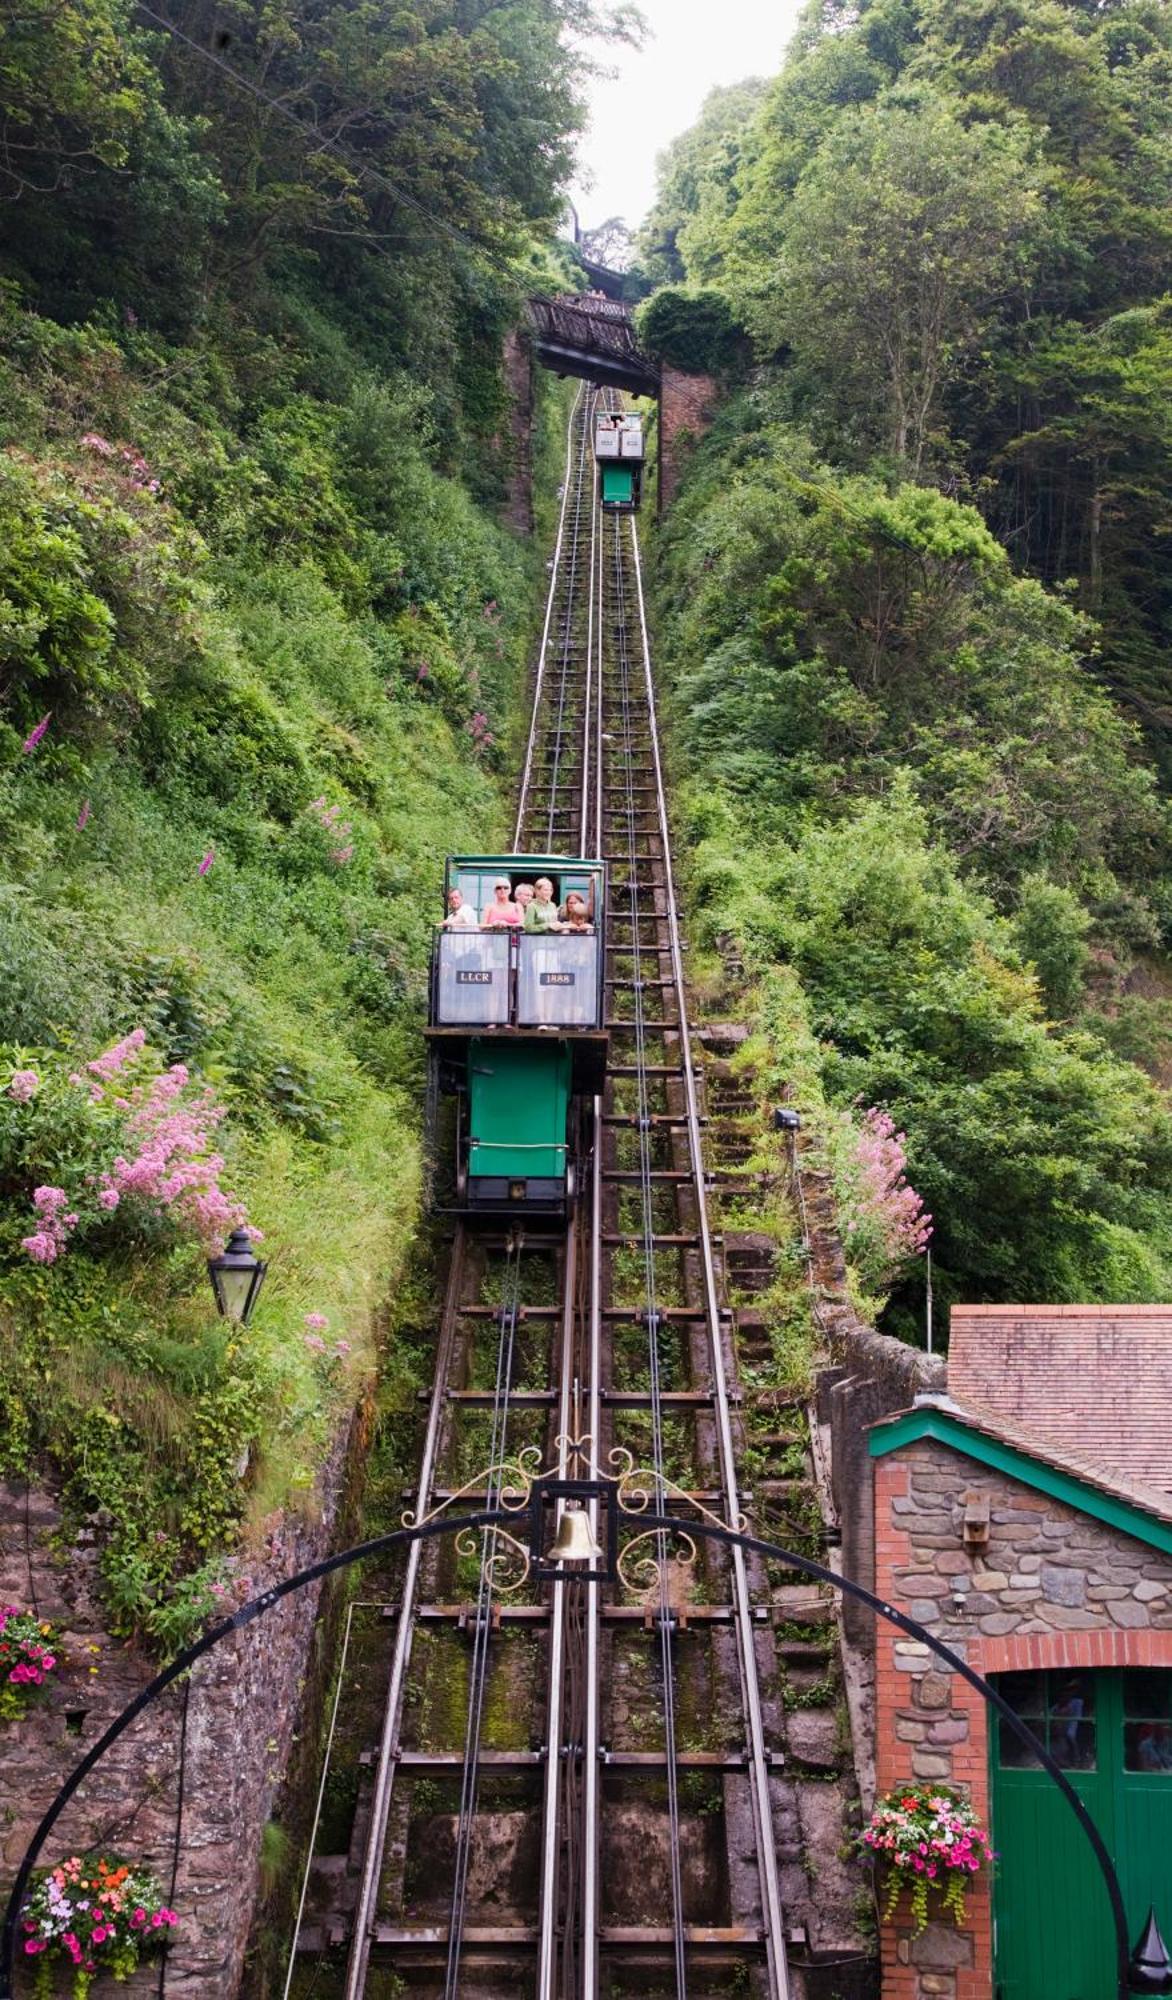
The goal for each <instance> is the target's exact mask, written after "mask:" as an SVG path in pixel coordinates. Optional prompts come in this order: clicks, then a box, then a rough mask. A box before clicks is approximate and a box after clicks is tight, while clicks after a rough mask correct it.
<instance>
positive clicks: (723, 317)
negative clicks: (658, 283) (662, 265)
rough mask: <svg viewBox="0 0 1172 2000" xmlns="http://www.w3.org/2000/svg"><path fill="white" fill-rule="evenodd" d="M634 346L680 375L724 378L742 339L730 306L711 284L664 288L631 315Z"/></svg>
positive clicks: (738, 359)
mask: <svg viewBox="0 0 1172 2000" xmlns="http://www.w3.org/2000/svg"><path fill="white" fill-rule="evenodd" d="M635 327H636V331H637V332H638V335H639V341H640V344H641V345H642V346H643V347H645V348H646V349H647V351H648V353H649V354H654V355H657V356H658V357H659V359H660V360H662V361H666V362H667V364H668V366H669V368H679V369H682V371H683V373H684V374H685V375H729V374H732V373H733V372H734V370H736V369H737V367H738V366H739V365H740V364H741V363H742V361H743V360H744V356H745V350H746V340H745V333H744V329H743V327H742V326H741V325H740V323H739V322H738V320H737V318H736V315H735V313H734V312H733V309H732V306H731V305H730V303H729V301H728V299H727V297H726V296H725V294H724V293H723V292H722V291H719V290H718V289H717V287H716V286H715V285H702V286H698V287H696V288H695V289H694V290H686V289H685V288H684V287H683V286H679V285H664V286H663V287H662V289H661V290H660V291H658V292H655V293H653V295H652V297H651V298H649V299H648V300H647V301H646V303H645V304H644V305H641V306H640V307H639V310H638V312H637V313H636V315H635Z"/></svg>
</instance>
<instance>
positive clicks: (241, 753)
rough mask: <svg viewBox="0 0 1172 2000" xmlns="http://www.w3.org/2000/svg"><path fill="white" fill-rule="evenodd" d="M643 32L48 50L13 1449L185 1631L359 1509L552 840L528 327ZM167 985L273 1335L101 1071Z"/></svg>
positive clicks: (350, 32)
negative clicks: (488, 967) (435, 1018)
mask: <svg viewBox="0 0 1172 2000" xmlns="http://www.w3.org/2000/svg"><path fill="white" fill-rule="evenodd" d="M229 17H230V18H229ZM225 23H226V25H225ZM599 25H600V22H599V19H598V17H597V16H596V15H595V13H594V10H593V8H592V7H591V6H590V5H589V4H588V0H581V4H579V0H565V4H562V0H558V4H556V5H554V6H548V5H546V4H545V0H519V4H516V5H510V6H507V7H504V6H500V5H497V4H495V0H483V4H482V0H477V4H475V5H472V6H468V5H464V4H461V5H459V6H456V5H447V4H443V5H440V6H438V7H437V6H431V5H427V6H423V5H419V6H415V5H409V6H407V7H403V6H399V5H397V4H396V5H394V6H391V5H390V4H389V0H387V4H384V0H375V4H374V5H373V6H369V5H365V4H362V5H360V4H357V0H332V4H330V5H328V6H326V7H324V8H323V7H320V6H318V5H316V4H314V5H306V4H303V0H279V4H277V5H276V6H272V7H267V8H265V9H262V10H257V9H256V8H252V7H247V6H231V7H229V8H228V10H227V14H226V15H225V13H224V10H223V9H222V8H212V7H210V6H203V5H202V4H201V5H197V6H195V7H194V8H188V9H187V10H186V12H185V14H184V19H183V27H184V30H185V33H187V34H188V35H189V36H190V37H191V38H192V42H191V45H188V44H184V43H180V42H178V41H176V40H173V39H172V38H170V37H167V36H165V35H162V34H159V33H156V32H155V31H154V30H152V29H151V28H150V27H149V26H146V25H145V24H144V22H143V20H142V18H141V16H140V15H139V14H138V13H137V12H136V10H135V9H134V8H132V7H131V6H130V5H129V4H127V0H64V4H62V5H61V6H57V5H56V4H54V5H52V6H49V5H45V4H42V3H41V0H34V4H33V5H31V6H30V7H26V8H24V9H23V10H22V13H21V18H20V21H19V22H16V23H14V25H13V27H12V31H11V32H7V33H6V34H5V37H4V42H3V49H2V51H0V95H2V96H3V98H4V108H5V120H4V125H3V133H4V136H3V142H2V143H0V179H6V185H5V189H4V192H5V193H6V194H7V195H8V196H9V199H8V202H7V205H6V228H5V244H4V250H3V253H2V262H0V415H2V417H3V422H4V429H5V436H6V438H7V439H8V440H9V443H8V446H7V450H6V453H5V454H4V455H3V456H0V850H2V853H3V864H4V865H3V877H4V880H3V886H2V888H0V1036H2V1037H4V1038H6V1039H7V1040H9V1041H10V1042H12V1043H14V1044H18V1045H19V1047H18V1048H17V1049H16V1050H15V1052H14V1055H13V1058H12V1063H11V1067H12V1068H13V1069H15V1068H19V1067H22V1066H23V1067H26V1068H27V1067H29V1066H32V1067H35V1068H36V1070H37V1073H38V1075H39V1076H40V1078H41V1080H42V1081H41V1088H40V1089H39V1090H38V1091H37V1092H36V1093H35V1094H34V1095H33V1096H32V1097H24V1096H18V1097H17V1098H13V1097H12V1096H11V1095H6V1094H5V1092H6V1090H7V1082H8V1077H7V1074H0V1184H2V1186H3V1192H4V1194H5V1196H6V1202H5V1208H4V1214H5V1224H4V1232H3V1238H2V1240H0V1322H2V1327H0V1331H2V1340H0V1346H2V1349H3V1354H2V1358H0V1466H2V1467H3V1470H4V1471H6V1472H17V1471H27V1470H29V1469H33V1470H36V1469H39V1468H42V1467H50V1468H52V1470H53V1471H54V1472H55V1474H56V1476H57V1477H58V1478H59V1480H60V1481H61V1483H62V1485H63V1489H64V1495H65V1500H66V1505H67V1511H68V1525H69V1527H70V1529H71V1530H75V1531H78V1532H83V1533H85V1534H86V1535H90V1536H93V1537H95V1538H96V1540H97V1542H98V1545H99V1550H100V1560H101V1566H102V1574H103V1576H104V1579H105V1584H106V1589H107V1592H108V1597H109V1604H110V1609H111V1615H112V1617H113V1618H114V1620H115V1622H116V1625H117V1629H119V1630H120V1631H125V1632H131V1631H138V1632H139V1633H141V1634H143V1635H145V1636H146V1637H147V1638H148V1639H150V1640H151V1641H152V1642H153V1643H154V1644H155V1645H156V1646H157V1647H158V1648H160V1649H161V1650H163V1651H171V1650H173V1649H174V1648H175V1647H176V1646H177V1645H179V1644H180V1643H181V1642H182V1640H183V1639H184V1638H185V1637H187V1636H189V1635H190V1633H191V1631H192V1630H193V1629H194V1628H195V1627H196V1626H198V1624H199V1622H200V1620H201V1619H202V1618H203V1617H205V1616H206V1615H207V1613H208V1612H209V1611H210V1610H211V1609H213V1608H214V1607H215V1605H216V1604H217V1603H222V1602H224V1601H225V1593H227V1594H228V1597H229V1598H231V1597H233V1596H234V1595H235V1594H238V1591H239V1589H240V1588H242V1587H243V1579H242V1577H241V1575H240V1570H241V1569H242V1567H243V1559H242V1558H240V1557H239V1556H238V1555H236V1554H234V1553H232V1552H233V1551H236V1550H238V1549H239V1547H240V1545H241V1542H242V1540H243V1542H244V1544H245V1546H258V1545H259V1544H260V1543H261V1542H262V1541H263V1537H264V1534H265V1532H266V1526H265V1524H266V1523H267V1522H268V1521H269V1519H270V1517H271V1515H272V1513H273V1511H274V1509H277V1508H280V1507H284V1506H288V1505H303V1504H304V1505H310V1504H312V1492H313V1488H314V1484H315V1481H316V1479H317V1477H318V1474H319V1471H320V1467H321V1464H322V1460H323V1457H324V1455H325V1454H326V1452H327V1451H328V1449H329V1446H330V1443H331V1440H332V1438H333V1437H334V1435H335V1434H336V1430H337V1426H338V1422H339V1419H340V1415H341V1411H342V1409H343V1408H344V1407H345V1406H346V1405H347V1404H350V1403H352V1402H353V1400H354V1398H355V1396H356V1395H357V1394H358V1393H359V1391H360V1387H361V1384H362V1382H363V1380H364V1378H365V1377H366V1375H367V1374H368V1372H369V1369H370V1366H371V1361H372V1349H373V1331H372V1329H373V1326H374V1323H375V1321H374V1315H375V1310H376V1308H377V1307H378V1306H379V1305H380V1304H381V1302H382V1300H383V1299H384V1298H385V1296H386V1291H387V1287H388V1285H390V1284H391V1283H392V1282H393V1280H394V1278H395V1276H396V1274H397V1273H398V1272H399V1271H400V1270H401V1267H402V1261H403V1256H404V1251H405V1245H406V1242H407V1239H408V1237H409V1234H410V1231H411V1229H412V1227H413V1223H414V1220H415V1215H416V1210H417V1203H418V1189H419V1148H418V1135H417V1130H416V1118H415V1114H414V1110H413V1106H414V1104H415V1103H416V1101H417V1092H418V1085H419V1081H420V1067H421V1050H420V1040H419V1032H418V1030H419V1020H420V1011H421V1005H422V1000H423V996H424V993H425V989H426V966H427V959H428V953H429V949H430V941H431V933H432V924H433V920H434V911H433V905H432V897H433V890H434V884H435V882H436V880H437V879H438V878H437V877H436V874H435V870H436V866H437V857H438V856H442V854H443V853H444V852H445V851H446V850H448V849H453V848H461V847H463V848H467V847H476V846H478V845H484V846H485V847H492V846H494V845H496V844H498V843H499V840H500V839H501V837H502V835H503V804H502V800H501V795H500V791H499V788H498V785H497V781H496V777H495V767H496V762H497V759H498V757H499V755H500V751H499V748H498V745H499V743H500V741H501V739H502V737H503V736H507V732H508V729H509V725H510V720H511V717H512V713H513V709H514V705H515V702H516V699H517V691H518V688H519V685H520V682H521V678H522V672H521V670H522V667H523V663H524V661H525V658H526V655H527V650H528V643H529V637H530V632H529V622H530V612H529V604H528V598H529V591H528V583H529V578H530V563H531V560H532V559H531V558H530V557H528V555H527V554H523V553H522V551H521V550H519V549H518V547H517V546H516V544H515V543H514V542H513V541H512V540H511V539H510V538H509V537H508V536H507V535H506V534H505V533H504V532H503V530H502V529H501V528H500V527H499V525H498V524H497V522H496V520H495V519H494V518H493V512H492V503H493V502H494V501H495V500H496V498H497V496H498V495H499V494H500V492H501V491H502V490H503V481H504V470H505V468H504V454H503V452H502V450H501V446H500V442H499V439H500V436H501V434H502V432H503V431H504V430H505V422H504V419H505V415H506V402H505V397H504V388H503V382H502V377H501V370H500V366H499V355H500V350H501V343H502V340H503V336H504V333H505V331H506V329H507V327H508V326H509V325H511V324H512V323H513V320H514V318H515V314H516V306H517V301H518V299H519V297H520V295H521V290H522V287H523V285H524V284H525V283H527V282H529V279H528V278H527V277H526V275H525V266H526V259H527V257H529V256H530V255H531V254H532V246H531V243H530V240H529V238H530V231H531V229H532V228H533V227H534V226H538V227H540V226H542V225H543V224H544V222H545V220H546V218H548V217H550V216H552V214H553V213H554V211H555V209H556V206H557V190H558V188H559V187H560V185H561V183H562V181H563V179H564V175H565V172H566V169H567V166H568V159H569V153H568V146H569V141H570V137H571V134H572V132H573V129H574V127H575V125H576V123H577V121H578V118H579V115H580V111H579V105H578V100H577V94H576V81H575V78H576V72H577V64H578V58H577V54H576V51H575V48H574V47H573V46H572V41H573V38H574V37H576V36H578V35H580V34H590V33H592V32H593V31H594V30H595V29H596V28H598V27H599ZM615 25H616V26H617V27H618V29H619V31H622V26H621V23H616V24H615ZM208 49H218V50H219V51H220V52H221V57H222V64H223V65H226V66H227V71H228V72H230V71H231V70H235V71H237V72H238V73H239V75H240V76H241V77H242V78H243V79H244V81H245V84H246V85H256V86H257V88H258V89H259V90H260V91H262V92H263V93H265V95H266V96H267V97H269V98H272V99H275V100H277V102H278V105H279V106H281V107H284V109H285V110H286V111H287V112H289V113H290V114H291V115H292V118H293V119H294V120H298V121H301V122H302V123H303V124H304V125H306V126H307V127H308V128H309V129H308V130H306V131H299V130H298V129H297V125H296V124H295V123H290V122H289V119H288V118H286V117H284V116H282V115H281V111H280V109H274V108H273V107H272V105H270V104H266V103H264V102H262V101H261V99H260V98H258V97H257V96H256V95H254V94H252V92H251V91H250V90H249V89H248V88H243V89H242V88H241V86H240V85H239V84H238V83H237V82H235V81H234V80H233V78H232V76H231V75H230V74H228V73H226V70H225V68H224V67H223V66H219V67H218V66H217V64H216V63H213V62H209V61H207V60H206V59H205V57H204V55H203V54H202V53H201V51H204V50H208ZM486 502H487V503H489V504H487V505H486V504H485V503H486ZM46 717H47V718H48V720H47V724H46V727H45V729H44V730H43V732H39V733H37V731H36V726H37V725H39V724H40V723H41V722H42V720H43V719H44V718H46ZM482 717H487V721H482V720H480V718H482ZM474 720H475V726H473V725H474ZM26 742H27V743H28V746H29V747H28V748H27V749H25V748H24V747H23V746H24V745H25V743H26ZM343 829H344V831H343ZM201 867H202V869H203V872H202V873H201V872H200V870H201ZM138 1025H141V1026H142V1027H143V1028H144V1029H145V1030H146V1032H147V1035H148V1037H149V1039H150V1041H151V1043H152V1044H153V1045H154V1046H155V1048H156V1049H157V1050H158V1051H159V1052H160V1055H161V1057H162V1058H163V1059H164V1060H165V1061H166V1062H167V1063H183V1064H184V1065H186V1066H187V1067H188V1068H189V1069H190V1070H191V1072H192V1077H193V1084H192V1088H193V1089H198V1088H201V1087H203V1085H205V1084H206V1085H207V1086H209V1087H210V1088H212V1089H213V1090H214V1092H215V1094H216V1097H217V1099H218V1100H219V1101H220V1102H222V1103H223V1104H224V1105H225V1107H226V1110H227V1116H226V1118H225V1121H224V1124H223V1126H222V1127H221V1134H222V1137H223V1142H224V1145H223V1150H224V1151H225V1153H226V1156H227V1159H226V1165H225V1169H224V1172H225V1180H226V1185H228V1186H230V1187H231V1189H232V1191H233V1194H239V1196H240V1197H241V1199H242V1200H243V1201H244V1202H245V1204H246V1205H247V1208H248V1212H249V1216H250V1218H254V1219H255V1221H256V1222H257V1223H258V1224H259V1226H260V1227H262V1228H263V1230H264V1235H265V1242H266V1250H267V1253H268V1254H269V1256H270V1258H271V1270H270V1275H269V1279H268V1282H267V1284H266V1288H265V1293H264V1299H263V1303H262V1308H261V1310H260V1312H259V1313H258V1315H257V1318H256V1320H255V1322H254V1324H253V1326H252V1327H251V1328H250V1329H249V1330H248V1332H247V1334H246V1335H243V1336H240V1337H237V1338H234V1337H233V1336H232V1333H231V1330H230V1329H228V1328H227V1327H226V1326H225V1325H224V1323H222V1322H220V1321H219V1320H218V1319H217V1318H216V1316H215V1313H214V1308H213V1305H212V1300H211V1294H210V1289H209V1287H208V1285H207V1278H206V1271H205V1269H204V1267H203V1252H202V1250H201V1249H200V1248H199V1246H197V1245H194V1244H193V1243H192V1242H191V1241H190V1239H189V1238H185V1237H183V1236H182V1234H181V1233H177V1232H175V1231H174V1230H170V1231H169V1230H167V1229H166V1228H162V1227H160V1228H158V1229H153V1230H152V1229H149V1228H146V1227H137V1226H136V1227H135V1228H133V1229H132V1228H131V1227H130V1224H131V1222H133V1221H134V1220H135V1218H134V1217H133V1216H132V1214H131V1210H130V1207H129V1206H127V1207H126V1212H125V1214H123V1212H122V1209H121V1208H120V1209H119V1210H117V1211H115V1212H114V1213H113V1214H111V1213H110V1212H108V1211H102V1210H100V1208H99V1206H98V1204H97V1200H96V1196H97V1191H98V1185H99V1183H98V1181H97V1180H95V1179H94V1178H93V1177H94V1176H100V1173H101V1171H102V1170H103V1168H104V1167H105V1166H106V1165H108V1154H109V1144H108V1143H107V1141H109V1139H110V1137H111V1134H110V1133H109V1132H105V1131H104V1128H103V1125H102V1116H103V1111H104V1107H102V1106H98V1107H94V1106H92V1105H90V1104H89V1103H88V1100H87V1097H86V1093H85V1092H84V1091H78V1090H77V1089H76V1088H74V1087H72V1086H68V1085H67V1083H66V1082H65V1081H64V1079H65V1078H67V1076H68V1074H69V1073H71V1072H73V1071H81V1070H84V1065H85V1063H86V1061H87V1060H89V1059H90V1058H92V1057H93V1056H94V1055H96V1054H97V1052H98V1051H99V1050H100V1049H102V1048H104V1047H106V1046H108V1045H109V1044H110V1043H111V1042H112V1041H114V1040H115V1039H117V1038H118V1037H120V1036H122V1035H125V1034H126V1033H127V1032H128V1030H130V1029H131V1028H132V1027H135V1026H138ZM34 1182H36V1184H38V1185H49V1186H54V1187H55V1186H67V1187H68V1188H69V1190H70V1197H71V1200H73V1198H74V1196H76V1200H74V1207H73V1209H72V1210H71V1211H70V1212H71V1213H72V1212H74V1211H76V1212H77V1214H78V1216H79V1221H78V1223H77V1225H76V1226H75V1227H74V1228H73V1229H72V1230H71V1237H70V1243H69V1248H68V1251H67V1253H66V1254H64V1255H62V1256H60V1257H58V1258H57V1259H56V1260H55V1261H53V1262H51V1263H49V1264H42V1263H34V1262H32V1261H31V1260H30V1257H29V1255H28V1254H27V1253H26V1251H25V1250H24V1249H22V1247H21V1245H22V1239H23V1237H24V1236H26V1235H28V1234H29V1233H30V1232H31V1231H32V1230H33V1228H34V1219H33V1218H32V1216H31V1213H30V1196H31V1188H32V1185H33V1183H34ZM142 1220H143V1218H142V1217H139V1218H138V1221H139V1222H142ZM307 1314H312V1315H314V1316H315V1325H316V1319H317V1318H318V1317H320V1318H322V1319H324V1320H325V1321H326V1322H327V1326H326V1329H325V1332H324V1333H323V1334H322V1335H321V1336H320V1337H319V1336H318V1335H317V1334H316V1332H315V1334H314V1338H313V1339H312V1340H310V1341H309V1344H308V1345H307V1329H306V1324H305V1321H306V1315H307Z"/></svg>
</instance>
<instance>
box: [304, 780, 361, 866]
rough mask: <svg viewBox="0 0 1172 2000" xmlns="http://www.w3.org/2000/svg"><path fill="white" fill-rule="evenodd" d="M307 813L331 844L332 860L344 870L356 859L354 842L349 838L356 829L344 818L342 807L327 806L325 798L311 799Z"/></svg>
mask: <svg viewBox="0 0 1172 2000" xmlns="http://www.w3.org/2000/svg"><path fill="white" fill-rule="evenodd" d="M306 811H307V812H308V813H309V814H310V816H311V818H312V819H314V820H316V822H317V824H318V826H320V828H321V830H322V832H323V833H324V834H325V835H326V837H327V839H328V841H329V843H330V849H329V853H330V860H331V861H332V862H333V863H334V865H335V867H337V868H344V867H345V866H346V863H347V862H348V861H351V860H353V858H354V842H353V841H352V840H351V839H350V838H349V836H350V834H351V833H353V831H354V829H353V827H352V826H351V824H350V821H349V820H348V819H343V818H342V808H341V806H331V805H327V803H326V800H325V798H324V796H323V797H321V798H317V799H311V800H310V802H309V804H308V806H307V807H306Z"/></svg>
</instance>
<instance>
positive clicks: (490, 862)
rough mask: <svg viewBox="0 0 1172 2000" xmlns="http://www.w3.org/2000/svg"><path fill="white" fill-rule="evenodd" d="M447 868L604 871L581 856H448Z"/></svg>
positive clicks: (598, 863) (603, 865)
mask: <svg viewBox="0 0 1172 2000" xmlns="http://www.w3.org/2000/svg"><path fill="white" fill-rule="evenodd" d="M448 867H449V868H552V869H554V870H555V871H556V872H557V873H558V874H562V873H564V871H565V870H566V869H567V868H576V869H578V870H579V871H581V870H583V869H585V870H586V871H587V872H588V873H589V872H592V871H594V870H600V871H605V869H606V863H605V861H603V860H601V859H598V858H594V859H592V858H591V857H590V856H589V855H583V854H449V856H448Z"/></svg>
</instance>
